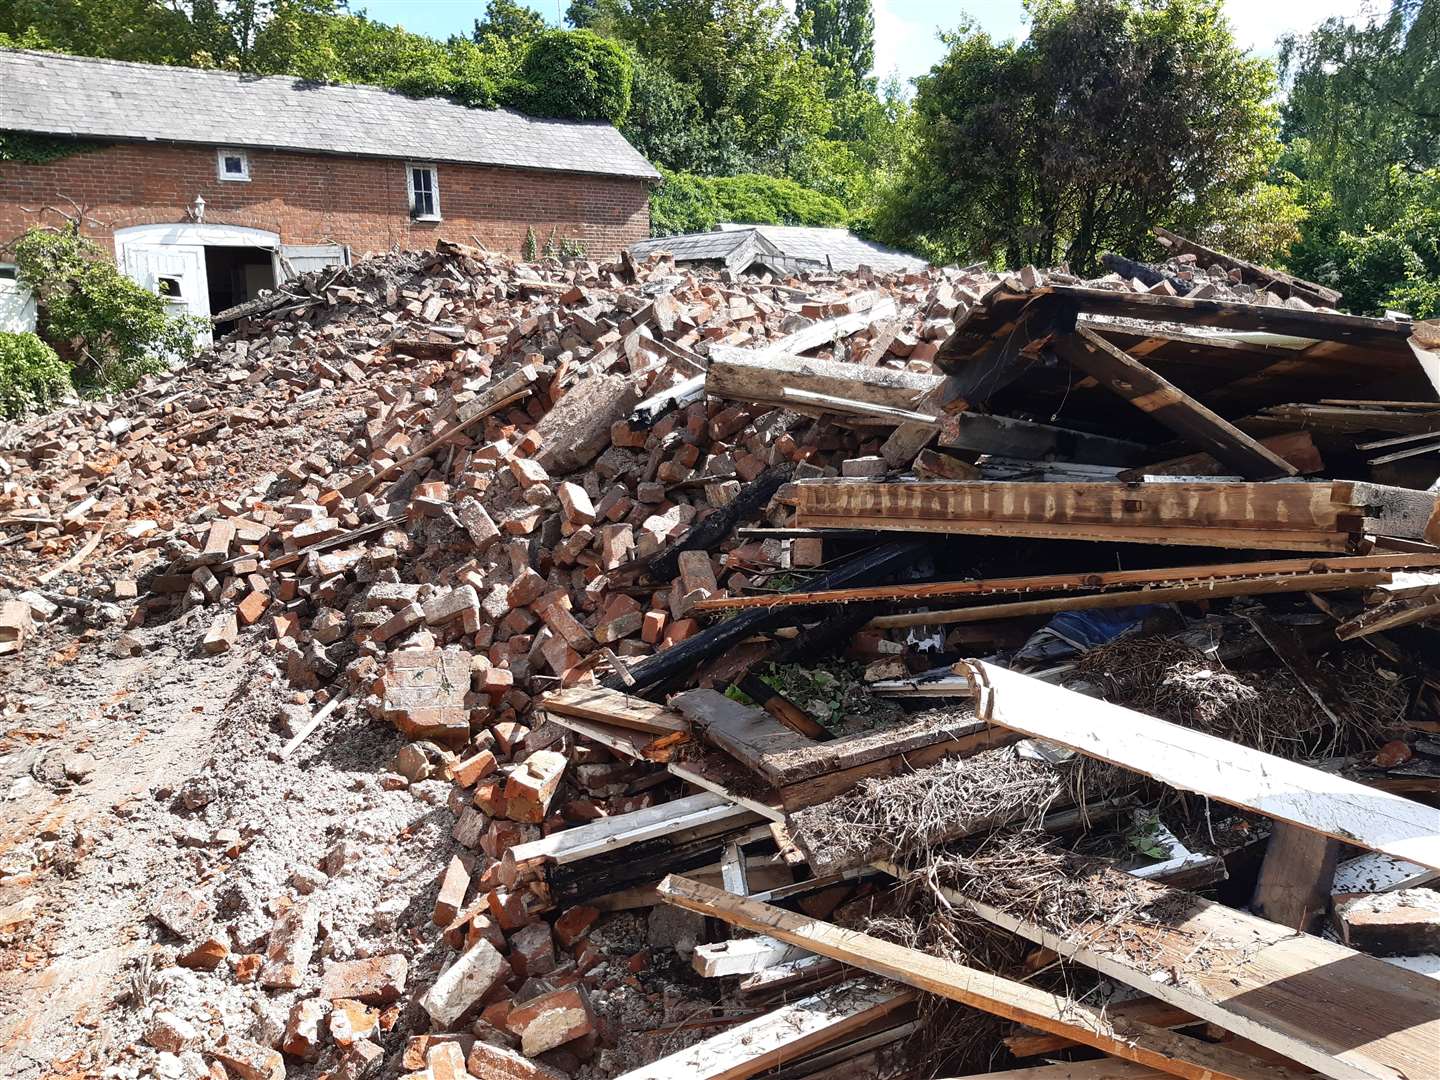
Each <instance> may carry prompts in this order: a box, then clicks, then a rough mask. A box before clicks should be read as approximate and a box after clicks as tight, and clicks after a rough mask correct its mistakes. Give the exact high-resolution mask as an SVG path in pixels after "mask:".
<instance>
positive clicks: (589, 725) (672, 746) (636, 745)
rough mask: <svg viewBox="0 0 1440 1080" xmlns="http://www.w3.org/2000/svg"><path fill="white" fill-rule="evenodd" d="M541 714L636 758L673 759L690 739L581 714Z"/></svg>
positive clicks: (576, 732)
mask: <svg viewBox="0 0 1440 1080" xmlns="http://www.w3.org/2000/svg"><path fill="white" fill-rule="evenodd" d="M539 715H540V716H541V717H543V718H544V719H546V720H553V721H554V722H555V723H557V724H559V725H560V726H561V727H563V728H568V729H569V730H570V731H573V732H575V734H577V735H584V736H585V737H586V738H587V739H591V740H593V741H594V742H597V743H599V744H600V745H601V746H603V747H605V748H606V749H607V750H613V751H615V752H616V753H617V754H620V755H621V756H623V757H628V758H631V759H632V760H635V761H659V762H666V761H669V760H670V758H671V756H672V755H673V754H674V752H675V750H676V749H677V748H679V747H680V746H681V745H683V744H684V743H685V742H687V741H688V740H687V738H686V736H684V735H682V734H680V733H678V732H672V733H671V734H669V735H662V736H659V737H658V738H657V737H656V736H654V735H651V734H649V733H647V732H643V731H635V730H633V729H632V728H623V727H616V726H615V725H613V724H604V723H601V722H600V721H598V720H586V719H584V718H583V717H579V716H566V715H564V714H563V713H545V712H542V713H540V714H539Z"/></svg>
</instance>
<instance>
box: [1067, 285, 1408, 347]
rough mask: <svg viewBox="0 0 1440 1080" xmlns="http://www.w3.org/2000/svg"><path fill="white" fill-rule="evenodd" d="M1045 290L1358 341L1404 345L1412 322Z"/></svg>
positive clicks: (1100, 310) (1086, 300) (1160, 314)
mask: <svg viewBox="0 0 1440 1080" xmlns="http://www.w3.org/2000/svg"><path fill="white" fill-rule="evenodd" d="M1043 291H1044V292H1046V293H1048V294H1049V295H1051V296H1053V297H1055V299H1056V300H1057V301H1062V302H1063V301H1068V302H1069V303H1071V304H1072V305H1074V308H1075V310H1077V311H1079V312H1080V313H1081V314H1091V315H1110V316H1114V317H1118V318H1126V319H1149V320H1153V321H1155V322H1160V323H1167V322H1168V323H1181V324H1184V325H1189V326H1223V327H1225V328H1227V329H1230V330H1260V331H1267V332H1269V333H1273V334H1285V335H1288V336H1293V337H1302V338H1316V339H1323V340H1329V341H1343V342H1348V343H1351V344H1355V345H1379V346H1386V345H1388V346H1391V347H1392V348H1404V344H1405V338H1406V336H1407V335H1408V334H1409V333H1410V327H1411V323H1409V322H1398V321H1396V320H1394V319H1372V318H1369V317H1367V316H1364V315H1341V314H1338V313H1336V312H1330V311H1301V310H1297V309H1295V308H1287V307H1268V306H1262V305H1260V304H1247V303H1244V302H1243V301H1239V300H1191V299H1190V298H1188V297H1184V296H1159V295H1156V294H1155V293H1132V292H1115V291H1113V290H1110V289H1097V288H1091V287H1089V286H1085V285H1047V286H1044V287H1043Z"/></svg>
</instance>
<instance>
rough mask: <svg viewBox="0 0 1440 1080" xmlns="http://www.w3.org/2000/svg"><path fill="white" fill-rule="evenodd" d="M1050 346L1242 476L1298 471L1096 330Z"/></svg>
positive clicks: (1268, 476)
mask: <svg viewBox="0 0 1440 1080" xmlns="http://www.w3.org/2000/svg"><path fill="white" fill-rule="evenodd" d="M1050 347H1051V348H1052V349H1054V350H1055V352H1056V353H1057V354H1058V355H1059V356H1060V357H1061V358H1062V359H1064V360H1065V361H1067V362H1068V363H1069V364H1070V365H1071V366H1073V367H1076V368H1079V369H1080V370H1081V371H1083V372H1085V373H1086V374H1087V375H1089V376H1091V377H1092V378H1094V379H1095V380H1096V381H1097V382H1098V383H1100V385H1101V386H1104V387H1105V388H1106V389H1108V390H1111V391H1113V392H1114V393H1116V394H1118V395H1119V396H1120V397H1123V398H1124V399H1125V400H1126V401H1128V402H1130V404H1132V405H1134V406H1135V407H1136V408H1137V409H1140V410H1141V411H1142V412H1144V413H1147V414H1148V415H1149V416H1150V417H1151V419H1153V420H1155V421H1156V422H1157V423H1159V424H1162V425H1163V426H1165V427H1167V428H1169V429H1170V430H1171V431H1173V432H1175V434H1177V435H1179V436H1180V437H1181V438H1183V439H1185V440H1187V441H1188V442H1190V443H1192V444H1193V445H1195V446H1197V447H1199V448H1200V449H1202V450H1206V451H1208V452H1209V453H1211V454H1213V455H1215V457H1216V458H1217V459H1218V460H1220V461H1221V462H1223V463H1224V464H1226V465H1228V466H1230V467H1231V468H1233V469H1234V470H1235V471H1236V472H1238V473H1239V474H1240V475H1241V476H1244V477H1246V478H1248V479H1251V480H1269V479H1272V478H1274V477H1277V476H1294V475H1295V474H1296V472H1297V471H1298V470H1297V469H1296V468H1295V466H1293V465H1291V464H1290V463H1289V462H1288V461H1286V460H1285V459H1284V458H1283V457H1281V456H1280V455H1279V454H1277V453H1275V452H1274V451H1273V450H1270V449H1267V448H1266V447H1265V446H1263V445H1262V444H1261V443H1259V442H1258V441H1256V440H1255V439H1253V438H1251V437H1250V436H1249V435H1247V434H1245V432H1243V431H1241V430H1240V429H1239V428H1237V427H1235V425H1233V424H1231V423H1230V422H1229V421H1227V420H1226V419H1225V418H1224V417H1222V416H1220V415H1219V414H1217V413H1215V412H1213V411H1212V410H1210V409H1209V408H1207V407H1206V406H1204V405H1202V404H1201V403H1200V402H1198V401H1196V400H1195V399H1194V398H1192V397H1191V396H1190V395H1189V394H1186V393H1185V392H1184V391H1183V390H1181V389H1180V388H1179V387H1178V386H1176V385H1175V384H1174V383H1171V382H1170V381H1169V380H1167V379H1164V378H1162V377H1161V376H1160V375H1157V374H1156V373H1155V372H1154V371H1152V370H1151V369H1150V368H1148V367H1146V366H1145V365H1144V364H1142V363H1141V362H1140V361H1138V360H1136V359H1135V358H1134V357H1132V356H1130V355H1129V354H1128V353H1126V352H1125V351H1124V350H1122V349H1119V348H1117V347H1116V346H1114V345H1112V344H1111V343H1110V342H1108V341H1106V340H1105V339H1104V338H1103V337H1101V336H1100V335H1099V334H1097V333H1095V332H1094V331H1093V330H1089V329H1087V328H1085V327H1083V326H1082V327H1080V328H1078V329H1077V330H1076V332H1075V333H1074V334H1066V335H1062V336H1059V337H1057V338H1055V339H1054V340H1053V341H1052V342H1051V343H1050Z"/></svg>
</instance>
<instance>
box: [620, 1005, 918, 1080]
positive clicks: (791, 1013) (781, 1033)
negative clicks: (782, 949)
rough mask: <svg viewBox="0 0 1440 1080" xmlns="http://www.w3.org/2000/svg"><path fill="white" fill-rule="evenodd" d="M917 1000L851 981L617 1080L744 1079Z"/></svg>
mask: <svg viewBox="0 0 1440 1080" xmlns="http://www.w3.org/2000/svg"><path fill="white" fill-rule="evenodd" d="M917 997H918V995H917V994H916V993H915V991H913V990H901V989H899V988H897V987H896V986H895V985H894V984H890V983H886V984H879V985H876V984H874V983H871V982H863V981H860V980H852V981H850V982H847V983H842V984H841V985H839V986H834V987H831V988H829V989H828V990H822V991H821V992H820V993H818V994H814V995H812V996H811V997H807V998H802V999H801V1000H800V1001H796V1002H793V1003H792V1004H789V1005H784V1006H781V1007H780V1008H778V1009H775V1010H774V1011H772V1012H769V1013H766V1014H765V1015H764V1016H760V1017H756V1018H755V1019H754V1020H749V1021H747V1022H745V1023H743V1024H739V1025H737V1026H736V1027H732V1028H730V1029H728V1030H726V1031H722V1032H721V1033H720V1034H718V1035H715V1036H712V1037H711V1038H709V1039H706V1040H705V1041H704V1042H699V1043H696V1044H695V1045H694V1046H690V1047H687V1048H686V1049H684V1050H679V1051H676V1052H675V1053H673V1054H670V1055H667V1056H666V1057H662V1058H661V1059H660V1060H658V1061H654V1062H651V1063H650V1064H649V1065H645V1066H642V1067H641V1068H638V1069H634V1070H632V1071H630V1072H627V1073H625V1074H624V1075H623V1076H621V1077H620V1078H619V1080H676V1078H677V1077H685V1078H686V1080H746V1078H747V1077H751V1076H754V1075H756V1074H757V1073H761V1072H765V1071H766V1070H769V1069H774V1068H777V1067H779V1066H781V1065H784V1064H785V1063H786V1062H788V1061H794V1060H795V1059H796V1058H799V1057H803V1056H804V1055H806V1054H808V1053H810V1052H812V1051H814V1050H816V1049H818V1048H820V1047H823V1046H827V1045H829V1044H830V1043H833V1042H837V1041H838V1040H840V1039H843V1038H845V1037H846V1036H849V1035H853V1034H855V1033H857V1032H859V1031H861V1030H863V1029H864V1028H866V1027H867V1026H869V1025H870V1024H872V1023H874V1022H875V1021H876V1020H879V1019H881V1018H883V1017H886V1016H889V1015H891V1014H892V1013H895V1012H897V1011H898V1010H900V1009H902V1008H905V1007H906V1006H909V1005H912V1004H914V1002H915V1001H916V999H917Z"/></svg>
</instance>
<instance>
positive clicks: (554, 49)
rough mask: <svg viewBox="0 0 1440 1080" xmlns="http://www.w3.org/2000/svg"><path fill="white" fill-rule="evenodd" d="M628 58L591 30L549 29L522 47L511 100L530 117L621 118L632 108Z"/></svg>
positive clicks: (630, 75)
mask: <svg viewBox="0 0 1440 1080" xmlns="http://www.w3.org/2000/svg"><path fill="white" fill-rule="evenodd" d="M632 77H633V69H632V67H631V64H630V57H629V55H627V54H626V52H625V50H624V49H623V48H622V47H621V46H620V45H619V44H618V43H616V42H614V41H610V40H607V39H606V38H602V37H600V36H599V35H598V34H595V33H592V32H591V31H589V30H547V31H545V32H544V33H543V34H540V35H539V36H538V37H536V38H535V39H534V40H533V41H532V42H531V43H530V45H529V47H528V48H527V49H526V50H525V59H524V60H522V61H521V63H520V69H519V71H518V72H517V74H516V78H515V81H514V83H512V84H511V87H510V89H509V91H508V97H509V102H510V104H512V105H514V106H515V107H516V108H518V109H520V110H522V111H523V112H527V113H530V114H531V115H532V116H569V117H574V118H575V119H577V120H608V121H609V122H610V123H612V124H619V123H621V122H623V121H624V119H625V114H626V113H627V112H629V111H630V83H631V79H632Z"/></svg>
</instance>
